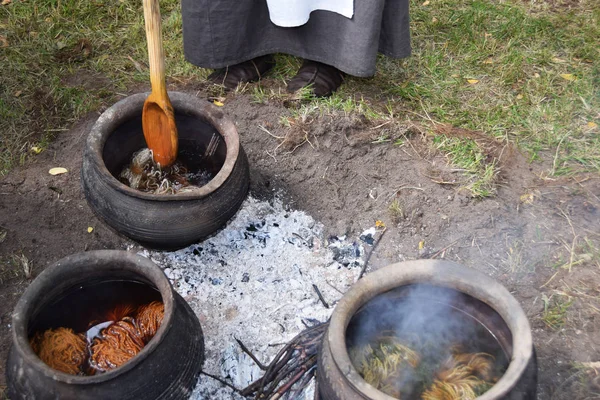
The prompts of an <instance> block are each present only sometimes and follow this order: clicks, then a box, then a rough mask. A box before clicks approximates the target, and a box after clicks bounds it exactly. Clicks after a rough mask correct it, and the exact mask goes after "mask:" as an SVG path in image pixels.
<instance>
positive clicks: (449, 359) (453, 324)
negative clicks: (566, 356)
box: [317, 260, 537, 400]
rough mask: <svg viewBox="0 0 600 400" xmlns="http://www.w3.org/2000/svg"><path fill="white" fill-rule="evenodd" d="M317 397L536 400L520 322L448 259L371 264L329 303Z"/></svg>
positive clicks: (509, 301) (513, 309) (503, 301)
mask: <svg viewBox="0 0 600 400" xmlns="http://www.w3.org/2000/svg"><path fill="white" fill-rule="evenodd" d="M318 371H319V373H318V374H317V379H318V386H319V391H320V393H321V396H322V398H323V399H324V400H342V399H344V400H345V399H372V400H384V399H385V400H392V399H398V398H401V399H427V400H429V399H454V398H456V399H474V398H477V399H479V400H492V399H513V400H517V399H523V400H525V399H535V393H536V383H537V370H536V361H535V351H534V348H533V344H532V337H531V331H530V327H529V323H528V321H527V318H526V316H525V314H524V313H523V311H522V309H521V308H520V306H519V304H518V303H517V301H516V300H515V299H514V298H513V297H512V296H511V295H510V293H509V292H508V291H507V290H506V289H505V288H504V287H502V286H501V285H500V284H499V283H497V282H496V281H494V280H492V279H491V278H489V277H487V276H486V275H483V274H481V273H479V272H477V271H475V270H472V269H470V268H466V267H462V266H460V265H458V264H454V263H451V262H447V261H433V260H419V261H409V262H403V263H398V264H393V265H390V266H387V267H385V268H382V269H380V270H377V271H375V272H373V273H371V274H369V275H368V276H366V277H365V278H364V279H362V280H360V281H359V282H358V283H357V284H356V285H354V286H353V287H352V289H351V290H350V291H348V293H346V294H345V295H344V297H343V298H342V299H341V300H340V302H339V303H338V304H337V306H336V308H335V310H334V312H333V314H332V317H331V321H330V324H329V327H328V330H327V332H326V334H325V336H324V339H323V345H322V349H321V354H320V357H319V368H318Z"/></svg>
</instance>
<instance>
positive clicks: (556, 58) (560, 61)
mask: <svg viewBox="0 0 600 400" xmlns="http://www.w3.org/2000/svg"><path fill="white" fill-rule="evenodd" d="M552 61H554V62H555V63H566V62H567V60H563V59H562V58H558V57H554V58H553V59H552Z"/></svg>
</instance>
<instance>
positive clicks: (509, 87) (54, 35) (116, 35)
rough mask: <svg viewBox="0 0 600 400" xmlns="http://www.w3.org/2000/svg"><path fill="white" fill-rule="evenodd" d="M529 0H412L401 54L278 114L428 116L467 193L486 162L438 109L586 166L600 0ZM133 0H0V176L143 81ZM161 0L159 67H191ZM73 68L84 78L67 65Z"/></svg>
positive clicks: (544, 157)
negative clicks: (408, 51)
mask: <svg viewBox="0 0 600 400" xmlns="http://www.w3.org/2000/svg"><path fill="white" fill-rule="evenodd" d="M424 4H427V5H424ZM536 4H539V5H536V6H535V7H537V8H531V7H529V6H528V5H527V4H526V3H524V2H521V1H519V0H504V1H502V0H500V1H495V2H490V1H487V0H436V1H435V2H426V3H423V2H421V1H413V2H412V3H411V18H412V21H411V31H412V37H413V55H412V56H411V57H409V58H408V59H405V60H400V61H399V60H392V59H389V58H386V57H383V56H382V57H380V59H379V60H378V72H377V74H376V76H375V77H373V78H371V79H354V78H348V79H347V80H346V84H345V85H343V86H342V88H341V90H340V91H338V92H337V93H335V94H334V95H333V96H331V97H329V98H326V99H311V98H310V97H309V96H307V94H306V93H301V94H299V95H298V96H297V98H296V100H298V106H297V107H296V108H294V109H292V111H291V116H289V117H284V119H282V122H283V123H285V120H286V119H287V120H288V121H289V119H295V118H300V119H302V120H307V119H310V118H308V117H309V116H310V117H312V116H318V115H322V114H328V113H342V114H362V115H364V116H365V117H367V118H368V119H371V120H374V121H380V120H389V119H399V120H403V121H405V120H410V121H412V122H417V123H419V124H421V125H425V126H427V125H428V126H429V128H430V130H429V131H428V133H429V134H430V135H431V137H432V141H433V144H434V146H436V147H437V148H438V149H440V150H441V151H443V152H444V153H446V154H447V155H448V157H449V161H450V162H451V163H453V164H455V165H456V166H457V167H458V168H464V169H465V173H466V182H467V183H466V186H467V187H468V188H469V189H470V190H471V191H472V192H473V194H474V195H475V196H477V197H485V196H490V195H493V194H494V183H493V182H494V177H495V174H496V172H497V170H496V168H497V167H496V165H495V164H494V163H493V162H488V161H486V160H484V159H482V158H481V154H482V151H479V150H478V149H477V147H478V146H479V145H478V143H476V142H473V141H469V140H465V139H460V140H458V139H455V138H452V137H438V135H437V134H436V133H435V129H434V128H435V125H436V124H437V123H443V124H449V125H452V126H455V127H460V128H463V129H468V130H473V131H478V132H482V133H483V134H485V135H487V136H489V137H493V138H498V139H502V140H508V141H510V142H512V143H515V144H517V145H518V146H519V147H520V148H521V149H523V150H524V151H526V152H527V154H528V155H529V157H530V159H531V160H532V161H543V162H544V163H545V165H547V166H548V167H547V172H546V176H548V177H554V176H561V175H571V174H576V173H581V172H592V173H598V172H600V128H598V126H600V111H599V110H600V55H599V49H598V46H597V43H598V42H599V41H600V3H598V2H596V1H595V0H582V1H581V2H579V3H578V5H576V6H574V8H559V9H551V8H549V7H548V6H547V5H546V3H536ZM141 7H142V6H141V3H140V2H138V1H137V0H136V1H134V0H119V1H116V2H110V3H109V2H106V0H93V1H87V0H46V1H42V2H33V1H21V0H13V1H12V3H10V4H8V5H5V6H0V36H2V38H0V46H4V47H0V60H1V62H2V66H3V71H2V74H0V131H1V132H3V140H2V141H1V142H0V176H1V175H4V174H6V173H7V172H8V171H9V170H10V169H11V168H12V167H13V166H14V165H16V164H19V163H23V162H25V161H26V160H27V158H28V157H31V156H32V152H31V148H32V147H39V148H41V149H43V148H45V147H46V146H47V145H48V143H49V142H50V141H51V140H52V139H53V137H54V136H55V135H56V133H57V132H60V131H61V130H63V129H65V128H68V127H69V126H70V125H71V124H72V123H73V122H74V121H77V120H78V119H80V118H81V117H82V116H83V115H84V114H85V113H87V112H89V111H91V110H95V109H98V108H99V107H101V106H106V105H108V104H111V103H112V102H114V101H115V100H116V99H118V98H119V93H122V92H125V91H126V90H127V89H128V88H132V87H140V86H141V87H144V86H143V85H146V86H145V87H146V88H148V87H149V84H148V82H147V81H148V70H147V66H146V60H147V55H146V47H145V46H146V44H145V34H144V26H143V13H142V9H141ZM161 11H162V15H163V33H164V39H165V40H164V42H165V52H166V55H167V60H166V61H167V71H168V73H169V75H170V76H169V81H170V82H179V83H184V84H185V83H186V82H189V81H190V80H202V79H203V78H204V77H205V76H206V74H207V71H205V70H202V69H199V68H196V67H194V66H192V65H191V64H189V63H186V62H185V60H184V57H183V51H182V38H181V15H180V6H179V2H178V1H177V0H163V1H162V2H161ZM86 43H87V44H88V45H89V46H88V47H86V46H84V44H86ZM82 48H83V50H84V51H82ZM299 66H300V60H298V59H296V58H294V57H290V56H285V55H278V56H277V66H276V68H275V70H274V72H273V73H272V75H271V78H272V79H271V81H274V84H275V85H279V86H283V82H284V81H285V80H286V79H288V78H289V77H291V76H292V75H293V74H294V73H295V71H296V70H297V69H298V67H299ZM81 76H84V77H85V76H92V77H94V79H92V81H96V82H95V83H94V84H93V85H90V84H89V81H90V79H88V83H87V84H86V83H85V82H83V83H82V82H78V81H77V79H74V77H81ZM95 77H98V78H97V79H96V78H95ZM80 80H81V79H80ZM247 90H250V91H251V93H250V96H251V98H252V99H253V101H255V102H258V103H264V102H266V101H269V100H270V99H276V100H278V101H279V100H282V99H284V98H285V94H284V92H285V90H281V89H272V88H269V86H268V85H266V86H262V85H258V86H250V87H249V88H248V89H247ZM391 144H392V143H390V145H391Z"/></svg>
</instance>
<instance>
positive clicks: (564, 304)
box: [542, 294, 573, 330]
mask: <svg viewBox="0 0 600 400" xmlns="http://www.w3.org/2000/svg"><path fill="white" fill-rule="evenodd" d="M542 300H543V302H544V312H543V313H542V321H543V322H544V324H546V326H548V327H549V328H550V329H553V330H559V329H561V328H562V327H563V326H565V324H566V322H567V311H568V310H569V308H570V307H571V306H572V305H573V300H572V299H571V298H570V296H565V295H551V296H550V297H548V296H546V295H545V294H543V295H542Z"/></svg>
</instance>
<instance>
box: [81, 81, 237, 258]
mask: <svg viewBox="0 0 600 400" xmlns="http://www.w3.org/2000/svg"><path fill="white" fill-rule="evenodd" d="M169 96H170V98H171V102H172V104H173V108H174V110H175V120H176V123H177V130H178V134H179V156H178V157H179V159H180V160H182V161H184V163H185V164H186V165H188V166H192V165H200V164H201V165H202V166H203V167H204V168H207V169H208V170H209V171H210V172H212V173H213V174H215V175H214V178H213V179H212V180H210V181H209V182H208V183H207V184H206V185H204V186H201V187H199V188H196V189H194V191H192V192H185V193H177V194H150V193H144V192H142V191H138V190H136V189H132V188H130V187H128V186H126V185H125V184H123V183H121V182H120V181H119V180H118V179H117V178H116V177H118V176H119V174H120V171H121V170H122V168H123V167H124V166H125V165H126V164H127V163H129V162H130V160H131V156H132V154H133V153H134V152H136V151H138V150H140V149H141V148H144V147H146V143H145V140H144V136H143V131H142V122H141V121H142V119H141V118H142V107H143V104H144V101H145V100H146V98H147V97H148V93H140V94H136V95H133V96H130V97H127V98H125V99H123V100H121V101H119V102H118V103H116V104H114V105H113V106H112V107H110V108H109V109H107V110H106V111H105V112H104V113H103V114H102V115H101V116H100V117H99V118H98V121H97V122H96V124H95V125H94V126H93V127H92V130H91V132H90V134H89V137H88V139H87V142H86V148H85V152H84V155H83V167H82V172H81V176H82V183H83V189H84V193H85V196H86V199H87V201H88V204H89V205H90V207H91V208H92V210H93V211H94V212H95V213H96V215H98V216H99V217H100V218H101V219H102V220H104V221H105V222H106V223H107V224H108V225H110V226H111V227H113V228H114V229H115V230H116V231H118V232H120V233H122V234H123V235H125V236H127V237H129V238H131V239H133V240H135V241H137V242H139V243H141V244H143V245H146V246H148V247H153V248H159V249H176V248H181V247H185V246H187V245H189V244H192V243H195V242H197V241H199V240H200V239H203V238H205V237H207V236H209V235H210V234H212V233H214V232H215V231H216V230H217V229H219V228H221V227H222V226H223V225H224V224H225V223H226V222H227V220H229V218H231V217H232V216H233V215H234V214H235V213H236V212H237V210H238V209H239V207H240V205H241V204H242V202H243V200H244V198H245V196H246V194H247V192H248V183H249V170H248V159H247V157H246V154H245V153H244V150H243V149H242V147H241V145H240V142H239V136H238V133H237V130H236V128H235V125H234V124H233V122H232V121H231V120H229V119H228V118H227V117H226V116H225V115H224V114H223V112H222V111H221V110H220V109H219V108H217V107H216V106H214V105H212V104H210V103H209V102H207V101H205V100H200V99H198V98H197V97H195V96H192V95H188V94H185V93H178V92H171V93H169Z"/></svg>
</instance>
